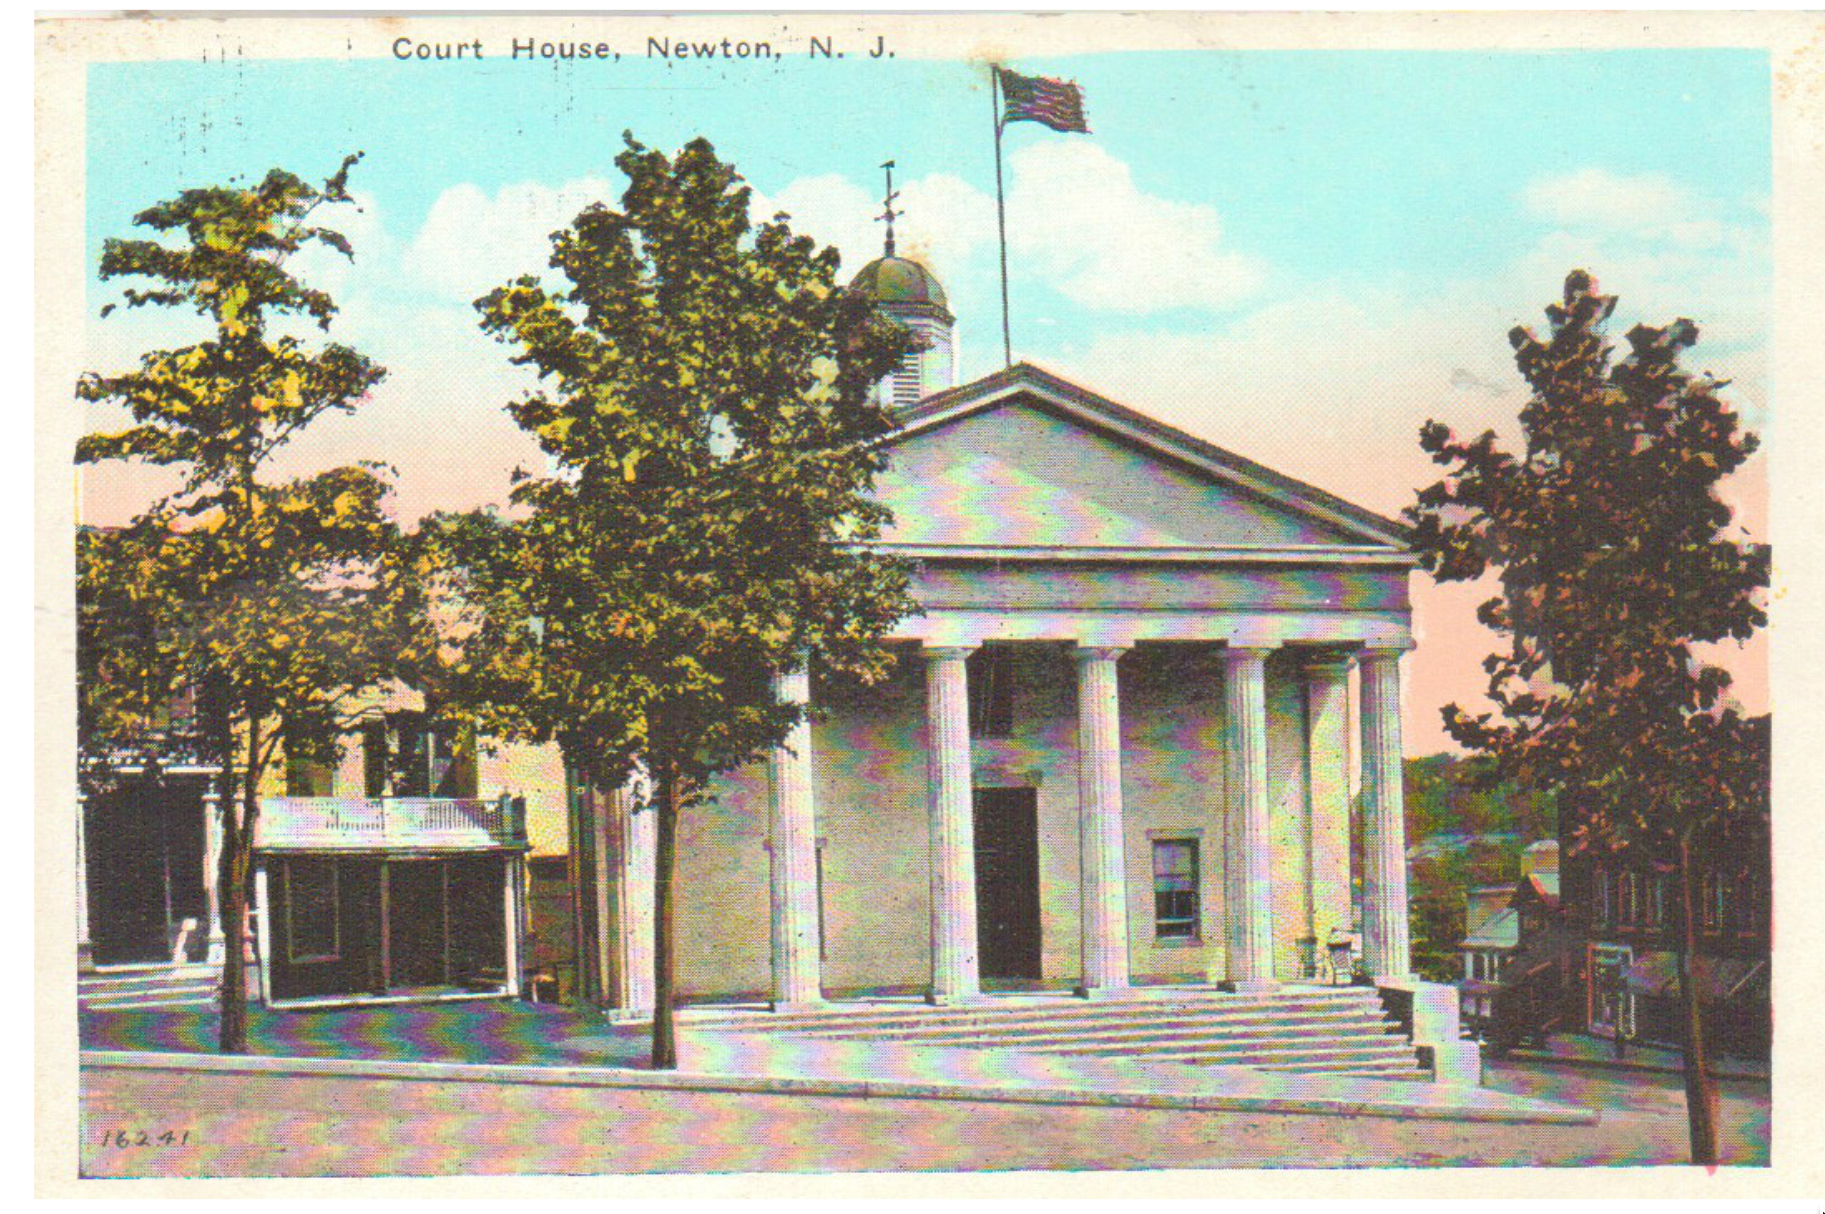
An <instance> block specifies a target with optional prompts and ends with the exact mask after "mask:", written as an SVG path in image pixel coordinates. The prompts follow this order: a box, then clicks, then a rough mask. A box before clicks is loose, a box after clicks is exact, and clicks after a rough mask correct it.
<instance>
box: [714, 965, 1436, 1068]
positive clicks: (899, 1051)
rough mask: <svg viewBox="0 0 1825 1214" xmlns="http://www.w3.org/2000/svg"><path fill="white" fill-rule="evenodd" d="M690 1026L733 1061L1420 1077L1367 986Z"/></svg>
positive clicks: (1145, 993) (823, 1014)
mask: <svg viewBox="0 0 1825 1214" xmlns="http://www.w3.org/2000/svg"><path fill="white" fill-rule="evenodd" d="M690 1026H691V1029H692V1031H693V1033H701V1034H703V1035H704V1037H703V1038H700V1039H701V1040H705V1041H706V1043H708V1042H715V1041H717V1040H719V1039H720V1040H722V1041H725V1042H727V1047H728V1048H727V1049H726V1051H724V1052H727V1053H732V1054H736V1055H753V1054H755V1053H758V1052H759V1051H757V1050H756V1049H754V1048H753V1046H752V1045H750V1046H748V1047H746V1048H744V1046H743V1044H742V1043H741V1042H740V1041H739V1040H737V1039H739V1038H748V1039H751V1038H753V1037H754V1036H755V1035H756V1034H765V1035H766V1036H767V1037H769V1038H771V1039H772V1043H773V1045H772V1047H770V1049H769V1051H768V1052H777V1051H778V1049H779V1048H780V1047H784V1048H785V1049H787V1050H788V1051H789V1052H790V1053H792V1054H793V1055H795V1056H797V1057H799V1058H801V1059H803V1058H807V1057H810V1056H812V1055H815V1054H818V1053H823V1052H830V1051H834V1052H835V1053H841V1054H844V1055H848V1056H850V1057H852V1058H856V1060H858V1061H859V1060H860V1059H859V1058H858V1057H857V1051H872V1052H874V1053H877V1054H882V1055H883V1056H885V1055H886V1054H889V1053H891V1054H894V1055H897V1056H902V1057H904V1056H905V1054H906V1052H907V1051H929V1052H930V1055H929V1056H932V1057H934V1058H936V1057H937V1056H941V1055H949V1054H950V1053H951V1052H952V1051H981V1052H989V1051H993V1052H996V1053H997V1054H1001V1055H1005V1054H1007V1053H1009V1052H1017V1053H1018V1054H1019V1055H1021V1056H1022V1057H1024V1058H1029V1059H1035V1060H1041V1059H1043V1060H1050V1062H1049V1064H1048V1065H1047V1066H1046V1069H1047V1070H1049V1071H1055V1072H1056V1071H1060V1069H1061V1068H1063V1069H1064V1070H1069V1069H1071V1068H1073V1067H1079V1068H1080V1069H1082V1068H1088V1069H1091V1070H1097V1071H1105V1070H1107V1069H1108V1067H1109V1066H1111V1065H1119V1066H1121V1067H1123V1068H1133V1067H1135V1066H1137V1065H1139V1066H1142V1067H1147V1068H1154V1067H1158V1068H1162V1069H1165V1070H1169V1071H1174V1072H1177V1071H1179V1070H1180V1068H1186V1069H1205V1068H1246V1069H1248V1070H1253V1071H1268V1072H1284V1073H1289V1074H1314V1073H1324V1074H1333V1075H1353V1076H1374V1077H1381V1078H1392V1079H1418V1078H1423V1077H1424V1075H1423V1072H1421V1070H1420V1069H1419V1066H1418V1063H1417V1061H1416V1057H1415V1054H1414V1050H1413V1047H1412V1045H1411V1044H1409V1043H1408V1041H1407V1039H1406V1036H1405V1034H1404V1033H1403V1032H1402V1031H1401V1028H1400V1026H1399V1025H1398V1024H1396V1023H1394V1022H1392V1021H1390V1020H1389V1019H1387V1018H1386V1017H1385V1016H1384V1014H1383V1011H1382V1006H1381V1002H1380V999H1379V997H1378V996H1377V995H1376V993H1375V992H1374V991H1373V990H1370V989H1366V988H1362V987H1287V988H1282V989H1279V990H1276V991H1272V992H1268V993H1263V994H1249V995H1242V994H1227V993H1222V992H1217V991H1211V990H1182V989H1181V990H1170V991H1166V990H1161V991H1152V990H1145V989H1143V990H1140V991H1137V992H1135V993H1134V995H1133V997H1131V998H1123V999H1114V1000H1109V1001H1106V1002H1085V1001H1080V1000H1076V999H1071V998H1068V997H1062V996H1037V997H1018V996H1015V997H995V996H991V997H990V999H989V1001H987V1002H984V1003H980V1004H971V1005H965V1006H961V1007H943V1008H931V1007H924V1006H920V1005H912V1004H907V1005H901V1006H898V1007H894V1006H890V1005H884V1004H869V1005H850V1006H844V1005H837V1006H835V1007H832V1008H831V1009H829V1010H826V1011H819V1012H811V1013H805V1014H800V1015H773V1014H771V1013H766V1012H760V1011H747V1012H738V1011H733V1010H730V1009H714V1010H712V1009H704V1010H703V1011H702V1012H697V1013H692V1015H691V1018H690ZM754 1044H758V1043H754ZM821 1047H827V1049H825V1048H821Z"/></svg>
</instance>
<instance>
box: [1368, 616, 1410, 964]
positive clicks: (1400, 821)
mask: <svg viewBox="0 0 1825 1214" xmlns="http://www.w3.org/2000/svg"><path fill="white" fill-rule="evenodd" d="M1401 652H1402V651H1401V650H1399V649H1365V650H1363V654H1362V801H1363V857H1364V859H1363V870H1364V871H1363V907H1362V935H1363V945H1362V951H1363V966H1364V968H1366V969H1367V970H1368V971H1369V976H1370V977H1372V978H1374V979H1375V980H1376V981H1377V982H1382V981H1384V980H1388V979H1396V980H1398V979H1403V978H1410V977H1412V969H1413V966H1412V962H1411V958H1410V956H1409V950H1408V936H1407V931H1408V928H1407V824H1406V806H1405V801H1404V797H1403V793H1402V787H1401V778H1402V776H1401V742H1400V655H1401Z"/></svg>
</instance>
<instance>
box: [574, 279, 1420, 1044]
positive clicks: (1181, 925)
mask: <svg viewBox="0 0 1825 1214" xmlns="http://www.w3.org/2000/svg"><path fill="white" fill-rule="evenodd" d="M854 285H855V287H856V289H860V290H866V291H868V292H869V293H870V294H871V295H873V297H874V298H875V299H876V301H877V302H878V303H879V305H880V306H881V307H882V308H883V309H884V310H885V311H887V312H888V313H890V314H892V315H894V316H896V317H897V318H899V319H901V320H902V321H903V322H904V323H907V324H908V325H909V326H911V327H913V328H915V329H916V330H917V331H919V332H920V333H922V334H923V335H924V336H925V337H926V339H927V342H928V347H929V348H928V349H926V350H924V351H922V352H919V353H915V354H912V355H909V356H908V358H907V359H906V362H905V364H904V365H903V366H902V367H901V368H900V369H899V371H898V372H897V373H896V374H895V375H894V376H893V377H892V379H891V380H890V381H889V382H888V383H887V384H886V385H884V386H883V391H884V392H886V393H888V394H889V398H890V400H891V402H893V403H895V404H897V405H899V406H900V409H899V417H900V419H901V423H902V424H901V426H900V428H899V430H898V431H897V432H896V433H895V434H893V435H892V436H891V437H890V438H889V439H888V440H887V441H886V450H887V453H888V456H889V459H890V463H889V466H888V468H887V470H886V471H885V472H884V473H883V474H882V475H881V476H880V477H879V478H878V480H877V482H876V494H877V496H878V498H879V500H881V501H882V502H883V503H884V504H886V505H887V506H888V507H889V508H890V509H891V510H892V511H893V514H894V520H895V521H894V523H893V525H892V526H891V527H890V528H889V529H888V530H887V532H886V534H885V536H884V537H883V540H882V542H881V545H880V546H881V548H882V549H883V550H884V551H888V552H892V553H895V554H897V555H900V556H904V557H908V558H910V559H912V560H913V561H915V562H916V563H917V573H916V575H915V578H914V594H915V598H916V600H917V602H918V604H919V611H918V612H917V613H915V614H913V615H911V616H909V617H908V618H907V619H905V620H903V621H902V622H901V624H900V625H899V627H898V629H897V630H896V632H895V634H894V650H895V653H896V656H897V659H898V661H897V666H896V669H895V673H894V675H893V677H892V678H890V679H889V680H888V681H887V682H886V683H885V684H883V685H879V686H875V687H871V688H865V689H864V688H857V687H853V686H843V685H840V684H837V683H834V682H828V681H826V680H824V679H822V678H820V676H819V672H818V671H816V670H812V671H810V672H808V673H807V672H804V671H799V672H793V673H790V674H786V675H784V676H782V677H780V678H779V679H777V680H776V684H777V687H778V690H779V693H780V694H782V695H784V696H788V697H792V698H795V699H800V700H808V701H809V702H810V703H811V704H812V705H813V706H814V707H815V708H816V709H817V710H818V716H819V719H818V720H817V721H816V722H815V723H813V724H811V725H809V726H805V727H801V728H800V729H799V730H798V731H797V732H796V733H795V734H794V735H793V736H792V737H791V738H790V739H789V740H788V741H787V743H786V744H785V745H784V746H782V747H780V748H779V749H778V750H777V751H775V752H774V753H773V755H772V757H771V759H770V760H769V761H768V762H766V763H764V764H759V765H756V766H754V767H752V768H750V769H748V770H745V771H741V772H738V773H736V774H734V775H732V776H730V777H729V778H727V779H726V780H724V781H722V782H721V783H720V785H719V786H718V787H717V789H716V790H715V792H716V795H715V797H714V799H713V800H712V801H711V802H710V803H708V804H706V805H703V806H701V807H698V808H694V809H691V810H688V811H686V813H685V814H684V816H683V820H682V822H681V825H680V837H679V844H678V856H679V859H678V890H679V894H678V902H677V911H676V913H677V920H678V958H677V970H676V977H677V982H678V988H679V991H680V993H681V995H682V996H683V997H685V998H689V999H696V1000H722V999H736V998H762V999H767V1000H770V1001H772V1002H773V1003H774V1004H775V1005H776V1006H784V1007H793V1006H799V1005H803V1004H808V1003H813V1002H816V1001H818V1000H819V999H829V998H842V997H844V996H846V995H853V994H858V993H864V992H871V993H883V992H891V993H914V994H927V995H929V996H930V997H931V998H932V999H933V1000H934V1001H938V1002H945V1001H951V1000H963V999H969V998H971V997H973V996H975V995H977V994H978V993H980V992H982V991H983V990H985V989H988V990H994V989H1033V988H1062V989H1077V990H1080V991H1082V992H1083V993H1085V994H1086V995H1089V996H1092V997H1094V996H1098V995H1107V994H1111V993H1115V992H1119V991H1121V990H1122V989H1123V988H1125V987H1128V986H1130V985H1132V984H1142V983H1208V982H1221V983H1227V984H1230V985H1232V986H1234V987H1236V988H1238V989H1243V990H1254V989H1260V988H1263V987H1267V986H1271V985H1273V984H1275V983H1283V982H1288V981H1296V980H1299V979H1302V978H1312V977H1315V976H1317V975H1318V973H1319V969H1320V966H1321V965H1324V964H1325V963H1326V962H1327V961H1328V959H1329V957H1330V948H1331V946H1332V945H1333V944H1334V943H1338V942H1339V941H1340V940H1342V939H1343V938H1345V937H1349V938H1351V940H1352V941H1355V940H1356V939H1357V938H1356V937H1355V936H1354V935H1353V933H1354V931H1355V929H1356V926H1357V925H1358V924H1360V938H1359V942H1360V954H1359V955H1360V960H1361V964H1362V967H1363V968H1364V969H1365V970H1366V971H1367V972H1368V974H1369V975H1370V976H1372V977H1377V978H1405V977H1407V976H1408V970H1409V965H1408V940H1407V893H1406V867H1405V865H1406V860H1405V844H1404V828H1403V824H1402V805H1401V745H1400V659H1401V655H1402V653H1403V652H1404V651H1405V650H1407V649H1408V648H1410V646H1411V644H1412V640H1411V637H1412V633H1411V617H1410V606H1409V600H1408V594H1407V580H1408V574H1409V571H1410V569H1411V568H1412V565H1413V563H1414V562H1413V557H1412V555H1411V553H1410V552H1409V551H1408V549H1407V547H1406V543H1405V540H1404V538H1403V532H1402V529H1401V527H1400V526H1399V525H1397V524H1396V523H1393V522H1391V521H1389V520H1386V519H1383V518H1380V517H1377V516H1376V515H1374V514H1371V513H1370V512H1368V511H1366V510H1363V509H1360V508H1358V507H1356V506H1352V505H1350V504H1349V503H1347V502H1343V501H1340V500H1338V499H1337V498H1335V497H1333V496H1331V495H1329V494H1327V493H1324V492H1322V491H1320V490H1318V489H1315V488H1312V487H1311V486H1309V485H1304V484H1301V483H1299V482H1298V481H1295V480H1293V479H1291V478H1289V477H1286V476H1283V475H1280V474H1278V473H1276V472H1273V471H1271V470H1269V469H1267V468H1264V467H1261V466H1260V465H1258V464H1254V463H1251V462H1250V461H1248V460H1246V459H1242V458H1240V457H1238V456H1236V455H1233V454H1230V453H1229V452H1227V451H1224V450H1221V449H1219V448H1217V447H1214V446H1212V445H1210V444H1209V443H1206V442H1203V441H1201V440H1199V439H1197V438H1194V437H1192V436H1190V435H1187V434H1185V433H1182V432H1180V431H1178V430H1175V429H1173V428H1172V427H1169V426H1166V425H1163V424H1161V423H1160V422H1158V421H1155V420H1153V419H1152V418H1149V417H1148V416H1146V415H1145V414H1143V413H1140V412H1137V411H1135V410H1133V409H1130V408H1127V407H1125V406H1123V405H1120V404H1117V403H1116V402H1114V401H1111V400H1107V399H1105V398H1103V397H1101V396H1098V395H1097V394H1095V393H1093V392H1089V391H1087V390H1085V389H1083V388H1081V387H1078V386H1077V385H1074V384H1072V383H1070V382H1068V381H1066V380H1064V379H1061V378H1059V377H1058V376H1056V375H1053V374H1050V373H1048V372H1046V371H1044V370H1041V369H1039V368H1036V367H1033V366H1030V365H1028V364H1025V363H1021V364H1018V365H1016V366H1013V367H1010V368H1008V369H1006V370H1003V371H999V372H997V373H995V374H993V375H990V376H987V377H986V378H983V379H979V380H977V381H975V382H973V383H969V384H964V385H961V386H957V385H955V377H954V373H953V369H952V368H953V361H952V359H953V355H952V351H953V350H954V348H955V341H954V333H953V328H952V326H953V324H954V320H953V317H952V315H951V313H950V311H949V306H948V303H947V300H946V298H945V294H944V291H943V289H942V287H941V286H940V285H939V283H938V282H937V280H936V279H935V278H934V277H933V276H932V275H931V274H930V273H929V272H928V271H927V270H925V269H924V267H922V266H920V265H919V264H918V263H916V262H914V261H911V260H907V259H904V258H898V257H894V256H891V255H890V256H888V257H884V258H882V259H880V260H877V261H875V262H873V263H871V264H869V265H868V266H866V267H864V268H863V269H862V270H861V271H860V272H859V273H858V275H857V276H856V279H855V283H854ZM934 389H936V390H935V391H934ZM1213 408H1214V405H1213ZM1353 689H1359V690H1353ZM1353 697H1358V704H1359V708H1358V710H1357V711H1354V712H1353V711H1352V698H1353ZM1355 722H1359V725H1356V724H1354V723H1355ZM1354 728H1359V729H1360V735H1359V737H1360V744H1359V745H1356V746H1353V745H1352V736H1351V733H1352V730H1353V729H1354ZM1358 753H1359V755H1360V763H1361V766H1360V788H1361V794H1362V806H1363V826H1362V832H1363V838H1362V844H1363V847H1362V855H1363V857H1364V860H1363V864H1362V871H1361V872H1360V873H1352V868H1351V853H1352V847H1351V809H1350V807H1351V790H1352V785H1353V783H1355V781H1353V780H1352V761H1353V754H1358ZM650 817H651V815H650V814H645V813H642V812H639V811H638V808H637V798H635V797H630V796H625V795H624V796H620V797H615V798H608V799H605V800H604V801H603V802H602V803H601V804H599V805H586V806H583V807H581V812H580V813H579V815H578V827H579V829H578V839H579V844H580V849H579V850H580V852H581V854H582V855H583V857H584V863H582V864H580V865H579V866H578V867H579V871H580V872H581V873H582V874H583V875H584V876H585V878H586V881H585V902H586V904H587V905H586V907H585V911H586V915H587V916H588V922H586V923H584V925H583V927H584V931H583V933H582V935H581V937H580V938H582V939H584V940H585V941H586V942H588V945H587V946H586V947H585V949H584V950H583V951H584V954H585V956H584V964H585V969H586V970H591V969H593V970H594V972H595V976H594V978H593V979H592V980H591V981H589V982H588V983H586V985H587V986H589V987H590V988H591V989H595V990H598V991H599V992H600V996H601V998H602V1000H603V1001H604V1002H606V1003H607V1004H609V1005H611V1006H620V1007H626V1008H631V1009H638V1008H640V1007H642V1006H645V1005H646V1003H647V1001H648V1000H650V998H651V989H650V968H651V953H650V948H651V935H650V917H651V905H650V883H649V881H648V879H647V877H646V874H647V873H648V872H650V869H651V862H652V861H651V857H652V833H653V828H652V823H651V821H650ZM1353 878H1354V879H1353ZM1358 885H1359V886H1360V906H1359V907H1358V906H1357V905H1355V904H1353V892H1352V891H1353V889H1356V888H1357V887H1358Z"/></svg>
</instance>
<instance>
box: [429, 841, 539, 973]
mask: <svg viewBox="0 0 1825 1214" xmlns="http://www.w3.org/2000/svg"><path fill="white" fill-rule="evenodd" d="M523 863H524V860H523V858H522V857H521V856H520V855H519V854H518V853H517V852H509V853H508V854H507V864H506V870H507V871H506V880H504V881H502V882H501V890H502V894H503V898H502V901H503V902H504V903H505V906H504V911H505V914H506V930H507V939H506V944H507V950H506V951H507V958H506V960H507V994H508V996H509V997H511V998H518V997H519V993H520V866H521V865H522V864H523ZM445 930H446V932H447V931H448V925H446V927H445Z"/></svg>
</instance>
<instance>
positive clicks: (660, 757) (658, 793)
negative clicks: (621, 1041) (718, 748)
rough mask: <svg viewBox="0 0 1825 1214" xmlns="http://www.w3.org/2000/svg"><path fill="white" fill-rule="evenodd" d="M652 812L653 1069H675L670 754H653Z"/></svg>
mask: <svg viewBox="0 0 1825 1214" xmlns="http://www.w3.org/2000/svg"><path fill="white" fill-rule="evenodd" d="M654 758H655V759H656V760H657V762H656V763H655V764H654V770H653V773H652V775H653V812H654V813H656V814H658V815H659V820H658V823H657V826H658V831H657V834H658V836H659V838H658V847H657V849H656V850H657V854H656V855H655V857H654V863H653V1069H654V1070H656V1071H674V1070H677V1069H678V1036H677V1028H676V1026H675V1025H674V1024H673V1023H672V958H673V945H674V933H673V928H672V878H673V875H674V871H673V870H674V869H675V868H676V866H677V857H678V783H677V771H676V769H675V767H674V765H673V763H672V759H671V756H670V755H669V754H668V753H666V752H665V751H664V750H663V749H659V750H658V753H656V754H655V755H654Z"/></svg>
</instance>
